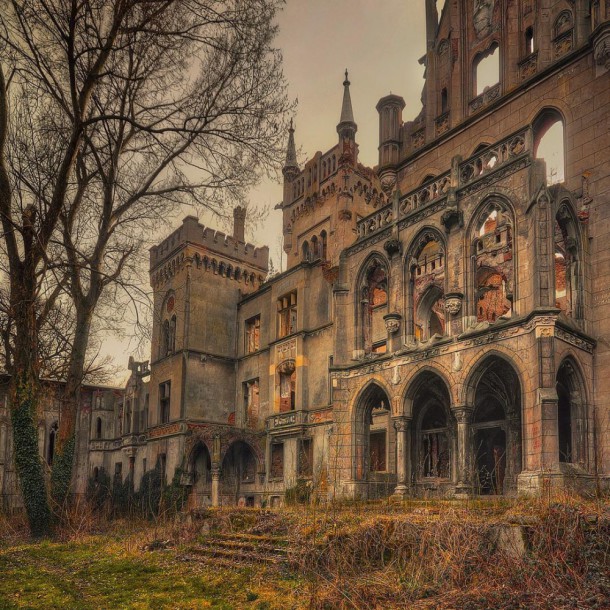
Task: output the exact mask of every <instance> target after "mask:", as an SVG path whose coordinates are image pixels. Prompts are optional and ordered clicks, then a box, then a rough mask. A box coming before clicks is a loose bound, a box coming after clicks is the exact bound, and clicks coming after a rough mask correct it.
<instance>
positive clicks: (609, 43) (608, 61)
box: [593, 25, 610, 70]
mask: <svg viewBox="0 0 610 610" xmlns="http://www.w3.org/2000/svg"><path fill="white" fill-rule="evenodd" d="M593 57H594V58H595V63H596V64H597V65H598V66H602V67H603V68H604V69H605V70H610V25H607V26H606V27H605V28H604V29H603V30H602V31H601V32H600V33H599V34H598V35H597V36H596V39H595V41H594V43H593Z"/></svg>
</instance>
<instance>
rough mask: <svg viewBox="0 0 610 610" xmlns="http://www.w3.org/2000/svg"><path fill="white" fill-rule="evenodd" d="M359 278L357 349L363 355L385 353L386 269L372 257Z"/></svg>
mask: <svg viewBox="0 0 610 610" xmlns="http://www.w3.org/2000/svg"><path fill="white" fill-rule="evenodd" d="M361 278H362V279H361V284H360V290H359V293H360V302H359V308H360V315H359V322H360V333H359V335H360V336H359V349H361V350H364V352H365V353H371V352H375V353H385V350H386V339H387V331H386V329H385V323H384V320H383V316H384V315H385V314H386V313H387V309H388V307H387V304H388V273H387V267H386V265H385V264H384V262H382V260H381V259H379V258H378V257H374V258H372V259H371V260H370V261H369V262H368V264H367V266H366V268H365V271H364V273H362V275H361Z"/></svg>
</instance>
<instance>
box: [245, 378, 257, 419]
mask: <svg viewBox="0 0 610 610" xmlns="http://www.w3.org/2000/svg"><path fill="white" fill-rule="evenodd" d="M259 396H260V392H259V383H258V379H252V380H251V381H246V382H245V383H244V404H245V424H246V426H247V427H248V428H256V427H257V426H258V417H259Z"/></svg>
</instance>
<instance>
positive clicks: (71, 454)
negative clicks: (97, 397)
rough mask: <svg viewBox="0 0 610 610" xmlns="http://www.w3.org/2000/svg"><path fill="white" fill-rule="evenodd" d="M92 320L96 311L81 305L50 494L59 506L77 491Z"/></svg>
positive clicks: (78, 309) (62, 409) (78, 310)
mask: <svg viewBox="0 0 610 610" xmlns="http://www.w3.org/2000/svg"><path fill="white" fill-rule="evenodd" d="M92 317H93V311H92V308H91V307H90V306H89V305H88V304H86V303H82V304H79V306H77V310H76V334H75V335H74V342H73V344H72V350H71V352H70V364H69V367H68V375H67V378H66V385H65V388H64V394H63V396H62V401H61V417H60V423H59V430H58V434H57V447H56V450H55V456H54V458H53V468H52V472H51V494H52V497H53V500H54V501H55V502H57V503H58V504H60V505H64V503H65V502H66V500H67V499H68V495H69V493H70V491H71V490H72V491H75V474H76V472H77V468H76V460H77V459H78V455H79V451H78V449H79V443H78V436H77V435H78V425H77V424H78V420H79V414H80V404H81V388H82V383H83V377H84V369H85V358H86V354H87V347H88V345H89V333H90V331H91V320H92Z"/></svg>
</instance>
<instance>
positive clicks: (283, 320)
mask: <svg viewBox="0 0 610 610" xmlns="http://www.w3.org/2000/svg"><path fill="white" fill-rule="evenodd" d="M277 312H278V339H281V338H282V337H287V336H288V335H292V334H293V333H295V332H296V330H297V292H296V290H295V291H293V292H291V293H290V294H287V295H284V296H283V297H281V298H280V299H278V301H277Z"/></svg>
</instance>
